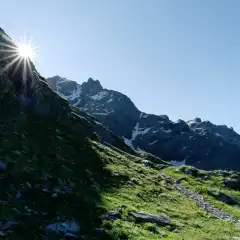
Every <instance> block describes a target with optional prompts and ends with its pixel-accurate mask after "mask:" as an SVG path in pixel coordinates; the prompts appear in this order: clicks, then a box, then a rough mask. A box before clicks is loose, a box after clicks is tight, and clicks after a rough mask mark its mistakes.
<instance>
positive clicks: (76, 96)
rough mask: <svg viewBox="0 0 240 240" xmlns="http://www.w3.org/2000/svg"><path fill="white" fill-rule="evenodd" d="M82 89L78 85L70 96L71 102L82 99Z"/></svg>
mask: <svg viewBox="0 0 240 240" xmlns="http://www.w3.org/2000/svg"><path fill="white" fill-rule="evenodd" d="M81 93H82V88H81V86H80V85H77V88H76V89H75V90H73V91H72V93H71V94H70V95H69V96H68V99H69V101H73V100H75V99H78V100H79V99H81V97H80V96H81Z"/></svg>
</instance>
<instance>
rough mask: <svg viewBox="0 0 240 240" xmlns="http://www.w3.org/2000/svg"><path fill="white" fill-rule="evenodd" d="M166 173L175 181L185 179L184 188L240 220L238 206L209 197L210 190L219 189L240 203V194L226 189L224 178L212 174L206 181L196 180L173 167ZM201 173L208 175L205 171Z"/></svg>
mask: <svg viewBox="0 0 240 240" xmlns="http://www.w3.org/2000/svg"><path fill="white" fill-rule="evenodd" d="M199 171H200V170H199ZM164 172H166V173H167V174H169V175H170V176H172V177H173V178H174V179H181V178H183V180H182V181H181V184H182V185H183V186H186V187H188V188H189V189H192V190H194V191H197V192H199V193H200V194H202V195H203V196H204V199H206V200H208V201H209V202H210V203H211V204H212V205H214V206H216V207H218V208H220V209H222V210H224V211H226V212H228V213H230V214H231V215H232V216H233V217H235V218H237V219H240V208H239V207H238V206H231V205H228V204H226V203H224V202H221V201H219V200H217V199H215V198H214V197H212V196H209V195H208V190H209V189H217V191H221V192H223V193H225V194H228V195H230V196H232V197H233V198H234V199H235V200H238V201H239V202H240V192H239V191H235V190H232V189H229V188H226V187H225V186H224V184H223V182H222V180H223V179H224V177H223V176H218V175H216V174H211V175H210V176H209V178H208V179H205V180H204V179H203V178H196V177H193V176H190V175H186V174H183V173H181V171H179V169H176V168H173V167H169V168H166V169H165V170H164ZM201 172H203V173H206V172H205V171H201Z"/></svg>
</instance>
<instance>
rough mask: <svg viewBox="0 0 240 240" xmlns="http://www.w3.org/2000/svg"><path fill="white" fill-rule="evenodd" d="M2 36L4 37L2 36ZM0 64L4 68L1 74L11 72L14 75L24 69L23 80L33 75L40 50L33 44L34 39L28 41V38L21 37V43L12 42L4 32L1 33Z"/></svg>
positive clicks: (0, 70)
mask: <svg viewBox="0 0 240 240" xmlns="http://www.w3.org/2000/svg"><path fill="white" fill-rule="evenodd" d="M1 34H2V35H1ZM0 40H2V41H0V62H2V63H4V64H2V66H3V67H2V68H1V69H0V74H2V73H4V72H6V71H9V70H10V71H11V72H12V73H13V74H15V73H17V72H18V70H19V69H20V68H21V69H22V71H21V72H22V74H23V80H26V78H27V76H28V75H29V74H30V75H32V74H33V71H36V70H34V69H35V67H34V65H33V64H35V63H36V58H37V56H38V48H37V47H36V45H35V44H34V43H33V38H30V39H29V40H28V39H27V37H26V36H24V37H20V40H19V41H13V40H11V39H10V38H9V37H8V36H7V35H6V34H5V33H4V32H3V31H2V32H1V31H0Z"/></svg>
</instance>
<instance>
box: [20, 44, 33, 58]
mask: <svg viewBox="0 0 240 240" xmlns="http://www.w3.org/2000/svg"><path fill="white" fill-rule="evenodd" d="M17 52H18V55H19V56H20V57H22V58H30V59H32V58H33V57H34V55H35V52H34V48H33V47H32V46H31V44H29V43H27V44H25V43H21V44H18V47H17Z"/></svg>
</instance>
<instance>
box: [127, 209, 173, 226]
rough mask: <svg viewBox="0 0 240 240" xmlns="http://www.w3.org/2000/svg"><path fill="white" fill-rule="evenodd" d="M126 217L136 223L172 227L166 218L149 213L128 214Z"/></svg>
mask: <svg viewBox="0 0 240 240" xmlns="http://www.w3.org/2000/svg"><path fill="white" fill-rule="evenodd" d="M128 216H129V217H133V218H135V220H136V221H137V222H149V223H155V224H157V225H158V226H165V225H172V222H171V221H170V220H169V219H168V218H166V217H163V216H158V215H155V214H151V213H143V212H129V213H128Z"/></svg>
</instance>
